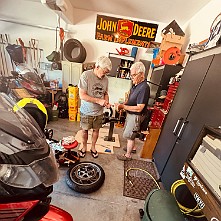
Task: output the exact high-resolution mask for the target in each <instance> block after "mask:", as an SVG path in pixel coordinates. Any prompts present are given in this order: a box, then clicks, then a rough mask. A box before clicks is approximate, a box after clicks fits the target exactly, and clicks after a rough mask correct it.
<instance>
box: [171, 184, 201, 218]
mask: <svg viewBox="0 0 221 221" xmlns="http://www.w3.org/2000/svg"><path fill="white" fill-rule="evenodd" d="M181 185H186V183H185V181H184V180H177V181H175V182H174V183H173V184H172V185H171V193H172V194H173V196H174V198H175V199H176V189H177V188H178V187H179V186H181ZM176 202H177V204H178V206H179V208H180V210H181V212H182V213H183V214H185V215H187V216H192V217H196V218H201V217H204V216H205V215H203V214H202V209H200V208H199V207H198V205H196V206H195V207H194V208H193V209H190V208H187V207H185V206H183V205H181V204H180V203H179V202H178V200H177V199H176Z"/></svg>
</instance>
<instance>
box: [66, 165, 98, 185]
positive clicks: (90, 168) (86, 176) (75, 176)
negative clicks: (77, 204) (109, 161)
mask: <svg viewBox="0 0 221 221" xmlns="http://www.w3.org/2000/svg"><path fill="white" fill-rule="evenodd" d="M100 177H101V170H100V168H99V167H98V166H97V165H95V164H93V163H80V164H77V165H76V166H74V167H73V168H72V170H71V173H70V178H71V180H72V182H74V183H77V184H78V185H91V184H93V183H96V182H97V181H98V180H99V179H100Z"/></svg>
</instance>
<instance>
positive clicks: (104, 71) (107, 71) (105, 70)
mask: <svg viewBox="0 0 221 221" xmlns="http://www.w3.org/2000/svg"><path fill="white" fill-rule="evenodd" d="M100 69H101V70H102V71H103V74H106V75H107V74H109V72H110V71H109V70H107V69H103V68H101V67H100Z"/></svg>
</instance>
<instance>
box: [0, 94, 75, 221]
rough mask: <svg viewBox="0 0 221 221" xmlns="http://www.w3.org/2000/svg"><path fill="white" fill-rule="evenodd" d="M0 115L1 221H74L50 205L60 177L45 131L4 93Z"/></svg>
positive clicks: (1, 98) (0, 96)
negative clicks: (54, 186)
mask: <svg viewBox="0 0 221 221" xmlns="http://www.w3.org/2000/svg"><path fill="white" fill-rule="evenodd" d="M0 113H1V114H0V147H1V148H0V220H5V221H39V220H40V221H73V218H72V216H71V215H70V214H69V213H68V212H66V211H64V210H62V209H61V208H58V207H56V206H53V205H50V202H51V197H50V196H49V194H50V193H51V192H52V191H53V184H54V183H55V182H56V181H57V180H58V178H59V175H58V167H57V164H56V160H55V157H54V154H53V152H52V150H51V148H50V147H49V145H48V144H47V142H46V139H45V135H44V133H43V131H42V130H41V129H40V127H39V126H38V124H37V123H36V122H35V121H34V120H33V118H31V117H30V116H29V114H27V112H26V111H25V110H24V109H22V108H19V107H18V106H16V104H15V102H14V101H13V100H11V99H10V98H9V97H8V96H7V95H6V94H4V93H0Z"/></svg>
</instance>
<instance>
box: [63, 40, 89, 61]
mask: <svg viewBox="0 0 221 221" xmlns="http://www.w3.org/2000/svg"><path fill="white" fill-rule="evenodd" d="M74 49H77V55H75V56H74V55H73V50H74ZM64 56H65V58H66V59H67V60H68V61H71V62H78V63H83V62H84V61H85V59H86V50H85V48H84V46H83V45H82V44H81V42H80V41H78V40H77V39H73V38H72V39H69V40H67V41H66V42H65V44H64Z"/></svg>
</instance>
